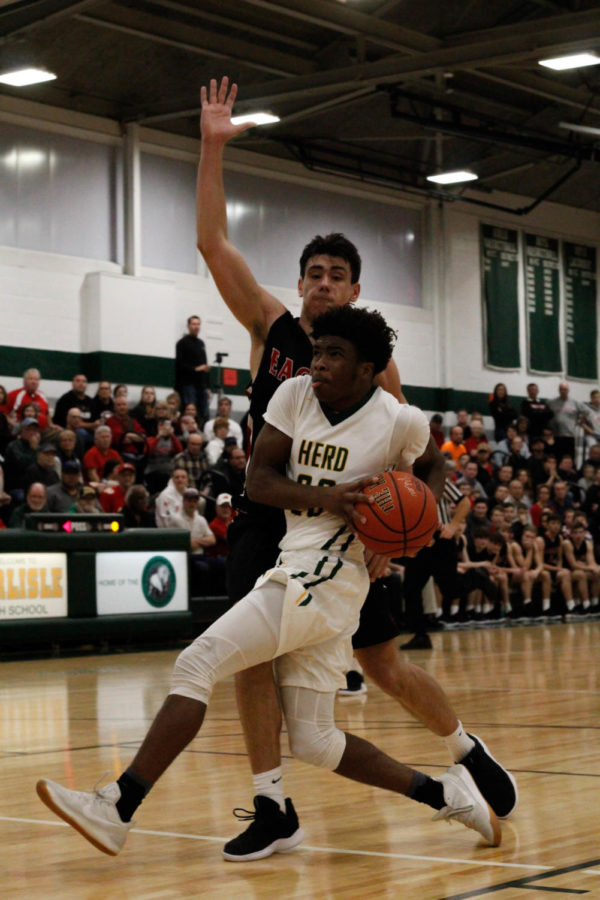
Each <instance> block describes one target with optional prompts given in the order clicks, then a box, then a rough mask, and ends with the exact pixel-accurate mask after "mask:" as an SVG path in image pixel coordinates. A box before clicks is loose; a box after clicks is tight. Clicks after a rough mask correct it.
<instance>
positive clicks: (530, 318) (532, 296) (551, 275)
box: [523, 234, 562, 375]
mask: <svg viewBox="0 0 600 900" xmlns="http://www.w3.org/2000/svg"><path fill="white" fill-rule="evenodd" d="M523 258H524V266H525V302H526V304H527V369H528V371H529V372H533V373H535V374H536V375H556V374H557V373H562V356H561V352H560V332H559V312H560V286H559V262H558V240H557V239H556V238H548V237H542V235H539V234H525V235H523Z"/></svg>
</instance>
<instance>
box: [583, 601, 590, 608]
mask: <svg viewBox="0 0 600 900" xmlns="http://www.w3.org/2000/svg"><path fill="white" fill-rule="evenodd" d="M583 608H584V609H589V608H590V601H589V600H584V601H583Z"/></svg>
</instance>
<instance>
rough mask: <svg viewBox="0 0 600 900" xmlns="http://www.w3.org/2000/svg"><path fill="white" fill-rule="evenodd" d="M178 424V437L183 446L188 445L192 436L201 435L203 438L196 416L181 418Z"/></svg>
mask: <svg viewBox="0 0 600 900" xmlns="http://www.w3.org/2000/svg"><path fill="white" fill-rule="evenodd" d="M177 424H178V426H179V428H178V437H179V439H180V441H181V442H182V443H183V444H186V443H187V440H188V438H189V436H190V434H199V435H201V436H202V437H203V435H202V431H201V429H200V427H199V425H198V422H197V421H196V419H195V418H194V416H188V415H185V416H181V418H180V419H179V422H178V423H177Z"/></svg>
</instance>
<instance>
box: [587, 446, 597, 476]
mask: <svg viewBox="0 0 600 900" xmlns="http://www.w3.org/2000/svg"><path fill="white" fill-rule="evenodd" d="M586 463H587V464H589V465H590V466H593V467H594V469H595V470H596V471H598V469H600V444H594V445H593V446H592V447H590V448H589V450H588V456H587V459H586V460H585V461H584V465H585V464H586Z"/></svg>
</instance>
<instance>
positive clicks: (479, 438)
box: [463, 413, 487, 456]
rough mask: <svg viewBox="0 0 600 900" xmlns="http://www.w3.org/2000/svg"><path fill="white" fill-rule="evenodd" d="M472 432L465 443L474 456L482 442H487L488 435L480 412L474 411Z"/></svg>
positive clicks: (471, 425) (470, 427)
mask: <svg viewBox="0 0 600 900" xmlns="http://www.w3.org/2000/svg"><path fill="white" fill-rule="evenodd" d="M469 430H470V434H469V437H468V438H466V439H465V440H464V441H463V443H464V445H465V447H466V448H467V453H469V454H470V455H471V456H474V455H475V454H476V453H477V448H478V447H479V445H480V444H487V436H486V433H485V428H484V425H483V419H482V418H481V416H480V415H479V413H473V415H472V416H471V423H470V426H469Z"/></svg>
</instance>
